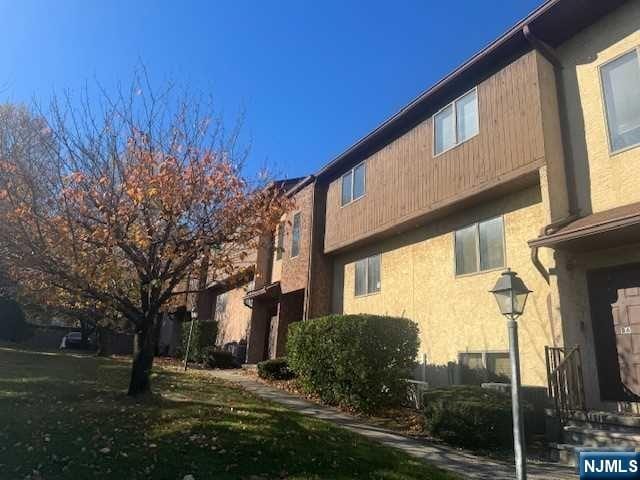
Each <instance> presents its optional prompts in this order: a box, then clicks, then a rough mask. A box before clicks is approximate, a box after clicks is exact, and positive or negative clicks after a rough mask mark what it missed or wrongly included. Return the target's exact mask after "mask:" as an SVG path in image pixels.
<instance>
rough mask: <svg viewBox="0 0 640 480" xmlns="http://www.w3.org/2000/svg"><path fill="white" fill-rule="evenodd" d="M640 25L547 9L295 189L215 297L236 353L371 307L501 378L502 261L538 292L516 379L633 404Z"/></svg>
mask: <svg viewBox="0 0 640 480" xmlns="http://www.w3.org/2000/svg"><path fill="white" fill-rule="evenodd" d="M639 28H640V2H639V1H638V0H628V1H623V0H608V1H607V2H602V1H597V0H549V1H547V2H545V3H544V4H543V5H541V6H540V7H539V8H538V9H536V10H535V11H534V12H532V13H531V14H530V15H529V16H527V17H526V18H525V19H524V20H522V21H521V22H519V23H518V24H516V25H514V26H513V27H512V28H511V29H509V30H508V31H507V32H506V33H505V34H504V35H503V36H501V37H500V38H498V39H497V40H496V41H494V42H492V43H491V44H490V45H488V46H487V47H486V48H484V49H483V50H481V51H480V52H479V53H477V54H476V55H474V56H473V57H472V58H470V59H469V60H468V61H466V62H465V63H464V64H462V65H461V66H460V67H459V68H457V69H456V70H455V71H453V72H452V73H451V74H449V75H448V76H447V77H445V78H443V79H442V80H441V81H439V82H438V83H436V84H435V85H433V86H432V87H431V88H429V89H428V90H426V91H425V92H424V93H422V94H421V95H419V96H418V97H417V98H416V99H414V100H413V101H412V102H410V103H409V104H408V105H406V106H405V107H404V108H402V109H401V110H400V111H399V112H398V113H397V114H395V115H394V116H392V117H391V118H389V119H388V120H387V121H385V122H384V123H382V124H381V125H380V126H378V127H377V128H376V129H375V130H373V131H372V132H370V133H369V134H368V135H366V136H365V137H364V138H362V139H361V140H359V141H358V142H357V143H355V144H354V145H352V146H351V147H349V148H348V149H347V150H346V151H345V152H344V153H342V154H341V155H339V156H338V157H336V158H335V159H333V160H332V161H331V162H329V163H328V164H326V165H325V166H323V167H322V168H321V169H320V170H319V171H318V172H316V173H315V174H314V175H312V176H309V177H307V178H305V179H302V180H301V181H299V182H297V183H296V184H295V185H291V186H289V189H288V192H287V195H290V196H291V198H292V199H293V200H294V203H295V207H294V208H293V209H292V210H291V211H290V212H288V213H287V215H286V216H285V217H284V218H283V221H282V223H281V225H280V227H279V228H278V229H277V231H276V232H274V235H273V237H272V238H270V239H269V240H268V241H266V242H265V244H264V245H265V246H264V248H261V249H259V251H258V252H257V253H256V261H255V266H254V276H253V279H252V282H253V283H251V284H248V283H245V284H243V285H239V286H238V285H236V286H235V287H234V288H235V289H236V290H237V291H235V292H234V291H232V290H230V291H229V293H228V294H227V303H226V306H225V308H226V309H229V308H232V309H236V307H231V306H230V305H231V304H232V303H233V304H234V305H236V306H237V307H238V308H237V309H236V310H237V311H239V312H242V314H241V315H239V317H238V318H241V319H242V321H235V320H234V322H235V324H234V325H235V326H234V327H233V328H235V329H236V330H234V332H236V333H234V335H235V337H239V336H243V338H244V339H245V340H246V342H247V344H248V346H247V355H246V360H247V361H248V362H249V363H255V362H257V361H259V360H262V359H264V358H269V357H274V356H278V355H281V354H283V353H284V338H285V336H286V331H287V328H288V325H289V324H290V323H291V322H293V321H298V320H302V319H313V318H314V317H317V316H320V315H324V314H327V313H330V312H333V313H376V314H388V315H396V316H404V317H407V318H410V319H412V320H414V321H416V322H417V323H418V325H419V327H420V340H421V347H420V348H421V352H420V357H419V359H420V360H423V359H425V360H426V362H427V363H428V364H429V365H432V366H435V367H438V366H446V365H451V364H452V363H453V364H457V365H464V366H467V367H469V368H472V369H476V368H479V369H483V370H485V371H488V372H491V373H492V374H495V375H496V376H498V377H500V376H507V375H508V374H509V364H508V354H507V351H508V340H507V329H506V325H505V320H504V318H502V317H501V316H500V315H499V313H498V310H497V307H496V305H495V301H494V299H493V297H492V295H491V294H490V293H489V292H488V291H489V289H490V288H491V287H492V286H493V285H494V284H495V281H496V279H497V278H498V276H499V274H500V272H501V271H502V270H503V269H505V268H507V267H510V268H511V269H513V270H515V271H516V272H518V274H519V275H520V277H521V278H522V279H523V280H524V281H525V283H526V284H527V286H528V287H529V288H530V289H531V290H533V293H532V294H531V295H530V298H529V300H528V303H527V307H526V310H525V313H524V315H523V316H522V317H521V318H520V319H519V324H520V347H521V365H522V377H523V382H524V383H525V384H528V385H537V386H545V387H546V386H548V387H549V388H551V390H552V393H553V394H554V396H556V397H558V396H559V395H564V399H563V401H569V403H571V402H573V404H572V405H573V406H576V405H578V406H582V407H584V406H586V407H587V408H592V409H620V408H631V407H630V406H631V405H632V404H633V402H634V401H635V400H636V399H637V395H639V394H640V340H638V339H640V330H638V331H636V330H637V329H638V328H640V326H638V324H640V316H638V318H636V316H637V315H636V310H638V311H640V301H639V300H640V266H639V265H640V253H638V249H637V245H638V241H640V237H638V233H640V226H639V224H640V207H639V205H640V193H639V192H640V190H639V189H638V187H637V185H638V184H639V183H640V173H638V171H640V170H638V169H637V168H635V167H636V165H635V163H634V162H640V156H639V155H640V148H638V146H639V144H640V133H639V132H640V71H639V67H638V65H639V60H638V55H639V53H638V52H639V50H638V47H639V45H640V33H639V32H638V30H639ZM231 297H234V298H235V300H234V301H233V302H232V301H231ZM219 298H220V297H219ZM240 303H242V305H240ZM235 316H236V314H235V313H234V314H233V315H231V317H234V318H235ZM219 318H223V317H222V316H220V317H219ZM235 337H234V339H235ZM229 338H231V337H229ZM574 346H578V347H579V348H578V349H574ZM424 371H429V370H428V369H425V370H424ZM433 371H434V372H438V368H434V369H433ZM581 372H585V374H584V375H583V374H582V373H581ZM428 380H429V381H431V382H433V383H437V382H440V381H452V379H451V378H450V377H449V378H446V379H443V378H440V377H436V376H434V377H433V378H429V379H428ZM453 381H457V380H456V379H455V378H454V379H453ZM559 390H562V391H559ZM567 399H569V400H567ZM625 402H626V403H625ZM568 406H569V407H570V406H571V405H568Z"/></svg>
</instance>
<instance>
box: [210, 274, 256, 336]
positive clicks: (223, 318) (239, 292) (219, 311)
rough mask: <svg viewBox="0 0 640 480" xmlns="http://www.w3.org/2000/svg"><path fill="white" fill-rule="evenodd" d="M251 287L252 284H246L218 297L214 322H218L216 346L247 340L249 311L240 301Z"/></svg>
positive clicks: (249, 320) (249, 319)
mask: <svg viewBox="0 0 640 480" xmlns="http://www.w3.org/2000/svg"><path fill="white" fill-rule="evenodd" d="M252 286H253V285H252V283H247V284H245V285H242V286H240V287H237V288H234V289H233V290H229V291H228V292H225V293H222V294H220V295H218V298H217V301H216V313H215V320H216V321H217V322H218V337H217V338H216V345H219V346H222V345H224V344H225V343H229V342H239V341H240V340H247V333H248V330H249V324H250V322H251V309H250V308H248V307H247V306H246V305H245V304H244V303H243V301H242V299H243V298H244V296H245V295H246V294H247V292H249V291H250V290H251V288H252Z"/></svg>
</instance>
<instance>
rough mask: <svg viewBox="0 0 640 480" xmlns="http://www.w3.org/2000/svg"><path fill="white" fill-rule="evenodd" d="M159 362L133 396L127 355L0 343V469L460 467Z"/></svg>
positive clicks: (356, 473) (298, 472) (379, 471)
mask: <svg viewBox="0 0 640 480" xmlns="http://www.w3.org/2000/svg"><path fill="white" fill-rule="evenodd" d="M155 372H156V373H155V374H154V378H153V388H154V390H155V393H156V394H157V395H155V396H154V398H153V399H149V400H147V401H145V402H142V403H137V402H135V401H134V400H132V399H130V398H128V397H126V396H125V395H124V392H125V388H126V385H127V380H128V373H129V365H128V363H126V362H122V361H118V360H112V359H98V358H94V357H87V356H80V355H70V354H59V353H39V352H30V351H21V350H17V349H13V348H9V347H1V346H0V479H2V480H5V479H6V480H9V479H11V480H13V479H26V478H32V479H40V478H42V479H45V480H54V479H73V480H79V479H101V478H102V479H117V480H133V479H143V478H144V479H149V478H152V479H170V480H182V479H183V477H184V476H185V475H189V474H190V475H193V477H194V478H195V480H204V479H216V480H218V479H247V480H260V479H264V480H266V479H321V478H322V479H325V478H326V479H353V478H366V479H375V478H381V479H382V478H383V479H394V480H395V479H398V480H399V479H420V480H429V479H442V480H451V479H453V477H452V476H450V475H448V474H445V473H443V472H442V471H439V470H436V469H435V468H432V467H429V466H427V465H424V464H422V463H421V462H418V461H417V460H415V459H412V458H411V457H408V456H407V455H405V454H404V453H402V452H399V451H396V450H393V449H389V448H386V447H383V446H381V445H378V444H375V443H372V442H370V441H368V440H366V439H363V438H361V437H359V436H357V435H355V434H351V433H349V432H347V431H344V430H342V429H339V428H337V427H334V426H333V425H331V424H329V423H326V422H323V421H320V420H315V419H312V418H309V417H304V416H302V415H299V414H296V413H293V412H290V411H288V410H286V409H284V408H282V407H280V406H278V405H275V404H273V403H270V402H266V401H264V400H261V399H259V398H257V397H255V396H253V395H252V394H250V393H247V392H246V391H243V390H240V389H238V388H235V387H232V386H230V385H228V384H224V383H221V382H219V381H216V380H214V379H212V378H210V377H209V376H207V375H206V374H205V373H203V372H190V373H188V374H184V373H183V372H181V371H179V370H175V369H171V368H169V367H164V368H161V367H155ZM34 470H36V471H37V472H38V473H36V474H34V473H33V472H34Z"/></svg>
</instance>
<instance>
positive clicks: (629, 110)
mask: <svg viewBox="0 0 640 480" xmlns="http://www.w3.org/2000/svg"><path fill="white" fill-rule="evenodd" d="M638 52H639V49H635V50H633V51H631V52H628V53H625V54H624V55H621V56H620V57H618V58H616V59H614V60H612V61H610V62H608V63H605V64H604V65H602V67H600V75H601V77H602V90H603V92H604V104H605V109H606V116H607V128H608V130H609V146H610V150H611V151H612V152H617V151H620V150H625V149H627V148H630V147H633V146H636V145H640V60H639V58H638Z"/></svg>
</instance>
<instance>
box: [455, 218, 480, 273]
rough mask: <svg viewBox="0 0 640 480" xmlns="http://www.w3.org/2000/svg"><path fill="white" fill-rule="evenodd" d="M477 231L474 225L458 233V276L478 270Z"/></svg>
mask: <svg viewBox="0 0 640 480" xmlns="http://www.w3.org/2000/svg"><path fill="white" fill-rule="evenodd" d="M476 231H477V229H476V225H472V226H470V227H467V228H463V229H462V230H458V231H457V232H456V275H463V274H465V273H472V272H476V271H477V270H478V254H477V250H476Z"/></svg>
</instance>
